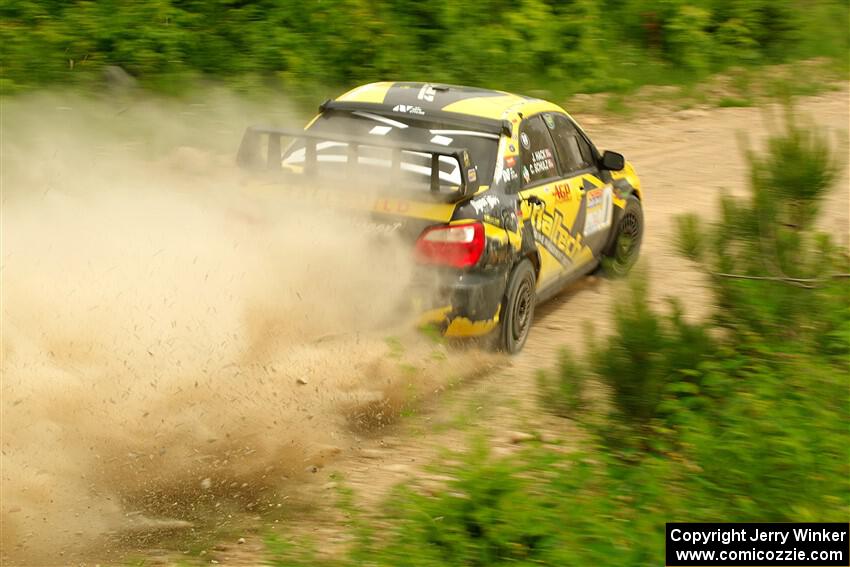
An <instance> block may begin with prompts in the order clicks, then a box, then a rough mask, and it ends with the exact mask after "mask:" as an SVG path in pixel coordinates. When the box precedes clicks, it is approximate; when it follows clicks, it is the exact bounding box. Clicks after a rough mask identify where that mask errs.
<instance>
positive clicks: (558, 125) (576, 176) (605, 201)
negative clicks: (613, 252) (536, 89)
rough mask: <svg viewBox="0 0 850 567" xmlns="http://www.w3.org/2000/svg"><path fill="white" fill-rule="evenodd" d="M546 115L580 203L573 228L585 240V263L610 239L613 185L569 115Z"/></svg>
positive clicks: (580, 261) (580, 260)
mask: <svg viewBox="0 0 850 567" xmlns="http://www.w3.org/2000/svg"><path fill="white" fill-rule="evenodd" d="M543 119H544V120H543V121H544V124H545V125H546V127H547V128H548V129H549V132H550V133H551V135H552V138H553V140H554V142H555V150H556V152H557V155H558V163H559V166H560V167H561V173H562V175H563V176H564V177H565V178H566V179H567V184H568V186H569V191H570V193H571V194H572V195H574V196H577V198H578V199H577V200H578V202H579V203H580V208H579V211H578V214H577V216H576V219H575V222H574V224H573V226H572V230H573V234H574V235H575V237H576V239H578V240H580V241H581V244H582V251H581V252H580V253H579V254H578V255H577V256H578V257H577V259H576V263H577V264H583V263H585V262H588V261H590V260H592V259H593V257H599V255H600V254H601V253H602V251H603V249H604V247H605V246H606V244H607V243H608V236H609V233H610V230H611V224H612V218H613V212H614V203H613V187H612V186H611V184H610V183H607V182H606V181H604V180H603V176H602V173H601V172H600V170H599V168H598V165H597V158H596V155H595V154H596V152H595V150H594V149H593V147H592V146H591V145H590V142H589V141H588V140H587V139H586V138H585V136H584V135H583V134H582V132H580V131H579V129H578V128H577V127H576V125H575V124H574V123H573V121H572V120H570V118H569V117H567V116H566V115H564V114H560V113H546V114H544V115H543Z"/></svg>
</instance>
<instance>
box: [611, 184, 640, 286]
mask: <svg viewBox="0 0 850 567" xmlns="http://www.w3.org/2000/svg"><path fill="white" fill-rule="evenodd" d="M642 241H643V209H642V208H641V206H640V201H639V200H638V198H637V197H635V196H634V195H629V197H628V199H626V209H625V211H623V216H622V217H621V218H620V222H619V224H618V225H617V232H616V236H615V237H614V240H613V241H612V242H611V244H610V245H609V247H608V249H607V250H606V251H605V253H604V254H603V256H602V268H603V270H604V271H605V273H606V274H607V275H609V276H613V277H622V276H625V275H626V274H628V273H629V270H631V269H632V266H634V265H635V262H637V259H638V256H639V255H640V245H641V242H642Z"/></svg>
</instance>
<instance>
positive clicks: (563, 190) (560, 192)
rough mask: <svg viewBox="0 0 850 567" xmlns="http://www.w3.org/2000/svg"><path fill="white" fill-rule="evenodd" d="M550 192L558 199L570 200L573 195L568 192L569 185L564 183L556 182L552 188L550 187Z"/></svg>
mask: <svg viewBox="0 0 850 567" xmlns="http://www.w3.org/2000/svg"><path fill="white" fill-rule="evenodd" d="M552 194H554V195H555V198H556V199H557V200H558V201H570V200H572V198H573V195H572V193H571V192H570V186H569V185H567V184H566V183H558V184H557V185H555V187H554V189H552Z"/></svg>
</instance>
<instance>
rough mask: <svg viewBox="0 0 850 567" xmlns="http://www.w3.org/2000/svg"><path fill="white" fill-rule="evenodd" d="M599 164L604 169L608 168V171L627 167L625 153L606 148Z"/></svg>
mask: <svg viewBox="0 0 850 567" xmlns="http://www.w3.org/2000/svg"><path fill="white" fill-rule="evenodd" d="M599 165H600V167H601V168H602V169H607V170H608V171H620V170H621V169H623V168H624V167H626V158H624V157H623V154H618V153H617V152H612V151H610V150H605V153H603V154H602V160H601V162H600V164H599Z"/></svg>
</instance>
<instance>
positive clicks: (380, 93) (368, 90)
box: [337, 82, 394, 103]
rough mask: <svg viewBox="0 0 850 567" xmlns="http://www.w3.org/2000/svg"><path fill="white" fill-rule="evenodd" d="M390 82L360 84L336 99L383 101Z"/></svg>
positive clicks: (390, 84)
mask: <svg viewBox="0 0 850 567" xmlns="http://www.w3.org/2000/svg"><path fill="white" fill-rule="evenodd" d="M393 84H394V83H392V82H382V83H370V84H368V85H362V86H360V87H357V88H355V89H351V90H350V91H348V92H347V93H345V94H344V95H342V96H340V97H338V98H337V100H344V101H347V102H377V103H380V102H384V97H385V96H387V91H388V90H390V87H392V86H393Z"/></svg>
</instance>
